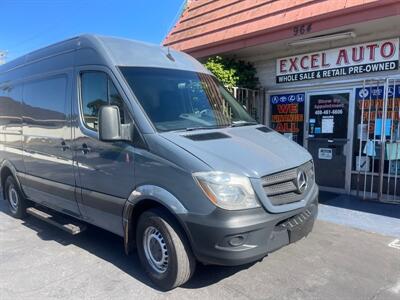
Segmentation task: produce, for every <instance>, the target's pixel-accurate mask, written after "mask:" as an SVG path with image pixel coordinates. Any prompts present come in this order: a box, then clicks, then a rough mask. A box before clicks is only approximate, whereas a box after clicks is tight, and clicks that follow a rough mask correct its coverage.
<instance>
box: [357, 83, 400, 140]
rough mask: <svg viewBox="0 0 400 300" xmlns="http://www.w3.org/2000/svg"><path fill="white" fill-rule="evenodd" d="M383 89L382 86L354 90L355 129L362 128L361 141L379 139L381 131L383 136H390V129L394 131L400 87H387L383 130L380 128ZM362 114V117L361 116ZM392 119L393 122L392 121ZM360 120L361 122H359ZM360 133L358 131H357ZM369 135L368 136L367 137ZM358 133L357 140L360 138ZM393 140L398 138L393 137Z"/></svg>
mask: <svg viewBox="0 0 400 300" xmlns="http://www.w3.org/2000/svg"><path fill="white" fill-rule="evenodd" d="M384 93H385V89H384V87H383V86H374V87H365V88H357V89H356V103H357V104H356V109H357V114H356V122H357V127H358V128H360V127H361V121H362V123H363V124H362V126H363V131H362V133H363V136H362V139H363V140H365V139H368V138H374V137H380V136H381V134H382V130H383V132H384V134H385V136H387V137H388V136H390V133H391V129H392V128H393V129H396V128H397V126H396V125H397V124H398V121H399V113H398V109H399V107H400V86H396V87H394V86H389V88H388V107H387V115H386V122H385V124H384V129H383V128H382V125H383V124H382V115H383V99H384V96H385V95H384ZM361 114H362V116H361ZM392 117H393V120H392ZM361 118H362V120H361ZM359 131H360V129H359ZM368 133H369V136H367V135H368ZM360 134H361V132H359V133H358V135H357V137H358V139H360V138H361V136H360ZM394 138H395V139H397V138H398V136H395V137H394Z"/></svg>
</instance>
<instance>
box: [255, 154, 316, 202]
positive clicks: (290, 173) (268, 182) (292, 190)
mask: <svg viewBox="0 0 400 300" xmlns="http://www.w3.org/2000/svg"><path fill="white" fill-rule="evenodd" d="M301 171H303V172H304V173H305V174H306V178H307V186H306V189H305V190H304V191H303V192H300V191H299V190H298V187H297V174H298V173H299V172H301ZM313 184H314V167H313V163H312V161H309V162H307V163H305V164H303V165H301V166H299V167H297V168H293V169H289V170H286V171H283V172H279V173H275V174H271V175H267V176H264V177H263V178H262V185H263V188H264V191H265V194H266V195H267V197H268V199H269V200H270V201H271V203H272V204H273V205H284V204H289V203H294V202H298V201H300V200H302V199H304V197H305V196H306V195H307V194H308V193H309V191H310V189H311V187H312V186H313Z"/></svg>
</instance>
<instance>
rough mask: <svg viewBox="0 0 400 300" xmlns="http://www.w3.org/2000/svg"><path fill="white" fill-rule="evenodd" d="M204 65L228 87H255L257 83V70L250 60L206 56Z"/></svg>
mask: <svg viewBox="0 0 400 300" xmlns="http://www.w3.org/2000/svg"><path fill="white" fill-rule="evenodd" d="M204 65H205V67H206V68H207V69H208V70H210V71H211V72H212V73H213V74H214V75H215V76H216V77H217V78H218V79H219V80H220V81H221V82H222V83H223V84H224V85H225V86H227V87H228V88H232V87H242V88H248V89H255V88H257V87H258V85H259V81H258V78H257V77H256V74H257V70H256V68H255V67H254V66H253V64H251V63H250V62H245V61H243V60H235V59H233V58H223V57H221V56H215V57H210V58H208V59H207V61H206V63H205V64H204Z"/></svg>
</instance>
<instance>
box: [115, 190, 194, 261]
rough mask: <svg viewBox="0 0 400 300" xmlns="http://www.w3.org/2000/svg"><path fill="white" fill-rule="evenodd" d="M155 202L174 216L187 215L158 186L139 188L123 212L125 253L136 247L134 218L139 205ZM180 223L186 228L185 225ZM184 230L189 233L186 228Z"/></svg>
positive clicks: (173, 197) (173, 199) (130, 196)
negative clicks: (149, 201)
mask: <svg viewBox="0 0 400 300" xmlns="http://www.w3.org/2000/svg"><path fill="white" fill-rule="evenodd" d="M148 200H151V201H154V202H157V203H159V204H160V205H161V206H163V207H165V208H166V209H167V210H168V211H169V212H170V213H172V214H173V215H174V216H177V215H182V214H187V213H188V211H187V209H186V208H185V207H184V206H183V205H182V203H181V202H180V201H179V200H178V199H177V198H176V197H175V196H174V195H173V194H171V193H170V192H169V191H167V190H166V189H164V188H162V187H159V186H156V185H142V186H139V187H137V188H136V189H135V190H134V191H133V192H132V193H131V194H130V195H129V198H128V201H127V202H126V204H125V207H124V211H123V228H124V244H125V252H126V254H129V253H130V252H131V250H132V248H133V247H134V236H135V232H134V231H135V228H134V226H133V222H132V221H133V220H132V216H133V215H134V210H135V208H136V207H138V204H139V203H142V202H143V201H148ZM177 219H178V222H179V223H180V224H181V225H182V227H184V225H183V224H182V223H181V222H180V221H179V218H177ZM184 230H185V231H186V232H187V230H186V228H184Z"/></svg>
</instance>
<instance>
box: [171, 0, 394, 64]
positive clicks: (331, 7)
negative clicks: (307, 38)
mask: <svg viewBox="0 0 400 300" xmlns="http://www.w3.org/2000/svg"><path fill="white" fill-rule="evenodd" d="M391 15H400V0H192V1H189V3H188V6H187V7H186V9H185V10H184V12H183V13H182V15H181V17H180V19H179V20H178V22H177V24H176V25H175V27H174V28H173V29H172V30H171V32H170V33H169V35H168V36H167V37H166V38H165V40H164V42H163V44H164V45H166V46H171V47H173V48H175V49H178V50H182V51H185V52H188V53H190V54H192V55H194V56H197V57H202V56H208V55H212V54H216V53H219V52H221V51H229V50H235V49H239V48H243V47H246V46H254V45H257V44H260V43H265V42H271V41H278V40H283V39H287V38H291V37H293V26H295V25H298V24H304V23H306V22H315V21H318V23H316V24H313V26H312V30H311V32H310V33H315V32H318V31H322V30H326V29H330V28H329V27H331V28H335V27H338V26H341V25H347V24H352V23H357V22H361V21H367V20H370V19H377V18H381V17H386V16H391ZM283 29H285V30H283Z"/></svg>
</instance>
